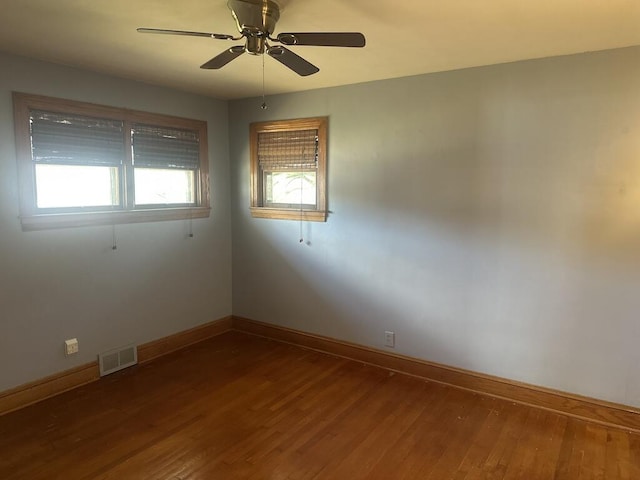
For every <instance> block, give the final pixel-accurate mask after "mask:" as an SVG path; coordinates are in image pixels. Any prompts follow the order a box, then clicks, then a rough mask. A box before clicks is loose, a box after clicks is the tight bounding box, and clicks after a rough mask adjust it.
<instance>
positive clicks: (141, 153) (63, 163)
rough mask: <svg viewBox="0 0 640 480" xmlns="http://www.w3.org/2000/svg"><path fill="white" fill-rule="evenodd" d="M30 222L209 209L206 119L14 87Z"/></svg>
mask: <svg viewBox="0 0 640 480" xmlns="http://www.w3.org/2000/svg"><path fill="white" fill-rule="evenodd" d="M14 114H15V128H16V151H17V158H18V167H19V173H20V197H21V198H20V200H21V206H20V208H21V220H22V225H23V229H27V230H28V229H38V228H53V227H67V226H80V225H103V224H114V223H130V222H140V221H157V220H175V219H181V218H198V217H207V216H209V187H208V185H209V175H208V162H207V155H208V151H207V126H206V122H203V121H199V120H189V119H184V118H178V117H170V116H165V115H157V114H151V113H144V112H136V111H132V110H124V109H118V108H113V107H106V106H101V105H93V104H87V103H82V102H75V101H70V100H61V99H56V98H50V97H41V96H35V95H27V94H22V93H14Z"/></svg>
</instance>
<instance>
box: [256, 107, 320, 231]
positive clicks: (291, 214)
mask: <svg viewBox="0 0 640 480" xmlns="http://www.w3.org/2000/svg"><path fill="white" fill-rule="evenodd" d="M296 130H317V131H318V160H317V172H316V189H317V190H316V208H315V209H300V208H271V207H265V206H264V201H263V198H262V172H261V169H260V165H259V162H258V136H259V134H260V133H264V132H282V131H296ZM249 132H250V134H249V141H250V156H251V166H250V168H251V205H250V211H251V215H252V216H253V217H256V218H273V219H281V220H304V221H310V222H325V221H326V220H327V117H313V118H301V119H293V120H275V121H268V122H256V123H252V124H251V125H250V129H249Z"/></svg>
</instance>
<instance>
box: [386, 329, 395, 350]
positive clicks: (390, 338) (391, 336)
mask: <svg viewBox="0 0 640 480" xmlns="http://www.w3.org/2000/svg"><path fill="white" fill-rule="evenodd" d="M384 346H385V347H391V348H395V346H396V334H395V333H394V332H390V331H388V330H387V331H386V332H384Z"/></svg>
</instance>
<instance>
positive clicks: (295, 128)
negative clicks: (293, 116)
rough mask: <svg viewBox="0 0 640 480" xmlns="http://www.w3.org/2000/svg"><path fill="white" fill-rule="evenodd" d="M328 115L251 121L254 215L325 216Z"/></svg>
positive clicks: (305, 218) (283, 217) (294, 217)
mask: <svg viewBox="0 0 640 480" xmlns="http://www.w3.org/2000/svg"><path fill="white" fill-rule="evenodd" d="M326 137H327V119H326V118H324V117H322V118H305V119H298V120H283V121H273V122H261V123H253V124H251V128H250V141H251V214H252V215H253V216H254V217H261V218H280V219H291V220H293V219H295V220H298V219H300V220H310V221H319V222H323V221H325V220H326V215H327V212H326V180H325V179H326V144H327V141H326Z"/></svg>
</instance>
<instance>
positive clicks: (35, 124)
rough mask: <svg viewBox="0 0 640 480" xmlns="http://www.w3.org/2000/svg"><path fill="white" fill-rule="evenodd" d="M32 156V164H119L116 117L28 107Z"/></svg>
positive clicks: (120, 131) (120, 134)
mask: <svg viewBox="0 0 640 480" xmlns="http://www.w3.org/2000/svg"><path fill="white" fill-rule="evenodd" d="M29 114H30V118H29V120H30V124H31V125H30V126H31V149H32V158H33V161H34V162H36V163H47V164H59V165H60V164H62V165H90V166H119V165H121V164H122V162H123V158H124V138H123V123H122V122H121V121H119V120H109V119H102V118H94V117H86V116H82V115H74V114H69V113H55V112H46V111H42V110H32V111H30V112H29Z"/></svg>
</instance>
